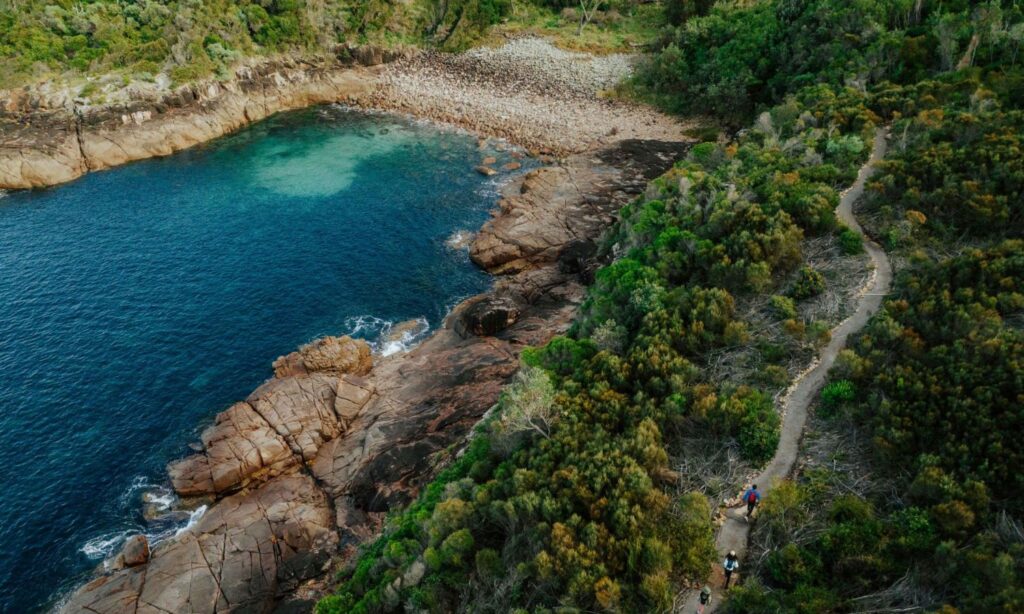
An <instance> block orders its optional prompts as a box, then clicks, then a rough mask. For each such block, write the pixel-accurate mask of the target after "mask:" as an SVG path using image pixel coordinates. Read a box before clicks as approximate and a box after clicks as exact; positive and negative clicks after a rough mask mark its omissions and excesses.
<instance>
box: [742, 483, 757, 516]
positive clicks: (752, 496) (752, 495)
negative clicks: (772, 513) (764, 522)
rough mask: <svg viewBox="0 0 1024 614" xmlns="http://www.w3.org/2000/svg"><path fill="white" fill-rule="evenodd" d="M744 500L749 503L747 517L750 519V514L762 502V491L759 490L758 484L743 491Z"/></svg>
mask: <svg viewBox="0 0 1024 614" xmlns="http://www.w3.org/2000/svg"><path fill="white" fill-rule="evenodd" d="M743 502H744V503H746V504H747V519H748V520H749V519H750V515H751V514H753V513H754V508H755V507H757V504H758V503H760V502H761V493H760V492H758V490H757V484H754V485H753V486H751V487H750V489H749V490H747V492H745V493H743Z"/></svg>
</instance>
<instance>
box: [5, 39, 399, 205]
mask: <svg viewBox="0 0 1024 614" xmlns="http://www.w3.org/2000/svg"><path fill="white" fill-rule="evenodd" d="M398 57H401V53H399V52H391V51H383V50H381V49H378V48H375V47H340V48H339V49H338V50H336V51H335V53H334V54H333V55H330V56H321V57H306V58H279V59H272V60H264V61H255V62H251V63H249V64H247V65H243V66H239V67H238V68H236V69H235V73H234V75H233V76H232V78H230V79H226V80H213V79H211V80H207V81H204V82H200V83H197V84H193V85H186V86H181V87H178V88H176V89H167V88H161V87H158V86H156V85H148V86H147V87H143V86H141V85H133V86H130V87H128V88H125V89H123V90H120V91H117V92H114V93H113V97H114V98H116V99H117V100H116V101H115V102H110V103H106V104H95V105H94V104H88V103H87V101H85V100H81V99H78V98H75V97H74V96H73V95H71V94H70V93H69V92H67V91H64V90H58V91H55V92H51V91H49V90H48V89H47V87H46V86H45V85H44V86H39V87H35V88H28V87H26V88H22V89H16V90H8V91H0V189H26V188H39V187H46V186H51V185H56V184H59V183H64V182H67V181H71V180H72V179H76V178H78V177H80V176H82V175H84V174H85V173H87V172H90V171H96V170H102V169H106V168H110V167H113V166H118V165H120V164H124V163H126V162H131V161H134V160H142V159H146V158H152V157H157V156H166V155H170V154H172V153H174V152H176V151H180V150H182V149H186V148H189V147H192V146H194V145H197V144H200V143H205V142H207V141H210V140H212V139H215V138H217V137H219V136H223V135H225V134H228V133H231V132H234V131H236V130H238V129H239V128H242V127H243V126H245V125H248V124H250V123H253V122H257V121H259V120H261V119H264V118H266V117H269V116H270V115H273V114H274V113H278V112H280V111H287V110H291V109H300V108H304V107H308V106H312V105H316V104H325V103H332V102H338V101H344V100H347V99H349V98H350V97H354V96H357V95H363V94H365V93H366V92H367V91H369V89H371V88H372V86H373V84H374V83H375V81H376V76H375V75H376V72H378V71H379V69H380V66H381V65H382V64H384V63H386V62H390V61H393V60H395V59H397V58H398Z"/></svg>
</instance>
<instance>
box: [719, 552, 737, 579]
mask: <svg viewBox="0 0 1024 614" xmlns="http://www.w3.org/2000/svg"><path fill="white" fill-rule="evenodd" d="M739 568H740V559H739V557H738V556H736V551H735V550H730V551H729V554H727V555H725V562H724V563H722V569H724V570H725V588H729V581H730V580H732V572H734V571H736V570H737V569H739Z"/></svg>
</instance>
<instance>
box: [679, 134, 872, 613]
mask: <svg viewBox="0 0 1024 614" xmlns="http://www.w3.org/2000/svg"><path fill="white" fill-rule="evenodd" d="M887 138H888V131H887V130H886V129H884V128H879V129H877V130H876V131H875V143H874V148H873V149H872V152H871V157H870V158H869V159H868V161H867V162H866V163H865V164H864V166H862V167H861V169H860V171H859V172H858V173H857V180H856V181H855V182H854V183H853V185H851V186H850V187H849V189H847V190H846V191H845V192H843V195H842V198H841V199H840V201H839V206H838V207H837V208H836V215H837V216H838V217H839V219H840V220H841V221H842V222H843V223H844V224H846V225H847V226H849V227H850V228H852V229H853V230H854V231H856V232H857V233H858V234H860V235H861V236H862V237H864V249H865V250H867V252H868V255H869V256H870V257H871V262H872V263H873V264H874V267H875V270H874V275H873V276H872V277H871V279H870V280H869V281H868V283H867V284H866V285H865V286H864V288H863V289H862V291H861V296H860V298H859V300H858V304H857V310H856V311H855V312H854V313H853V315H851V316H850V317H849V318H847V319H846V320H843V322H842V323H840V324H839V326H836V327H835V328H834V329H832V340H831V341H829V343H828V345H826V346H825V348H824V349H823V350H822V352H821V355H820V356H819V357H818V359H817V361H815V362H814V363H813V364H812V365H811V366H810V367H809V368H808V369H807V370H806V371H804V372H803V374H801V375H800V377H798V378H797V379H796V380H795V381H794V382H793V385H792V386H790V388H789V390H788V391H787V393H786V396H785V397H784V398H783V402H782V404H783V415H784V417H783V422H782V434H781V438H780V439H779V446H778V448H777V449H776V450H775V456H774V457H773V458H772V461H771V463H770V464H769V465H768V466H767V467H765V469H764V471H762V472H761V474H760V475H758V476H757V478H756V479H755V481H754V483H755V484H757V485H758V487H759V488H758V489H759V490H760V491H761V495H762V497H763V496H764V495H766V494H768V493H769V492H771V489H772V487H773V486H774V484H775V482H777V481H778V480H780V479H783V478H785V477H787V476H788V475H789V474H790V472H791V471H792V470H793V466H794V465H795V464H796V457H797V453H798V452H799V450H800V438H801V436H802V434H803V429H804V422H806V420H807V410H808V408H809V406H810V404H811V401H812V400H814V397H815V395H817V394H818V391H819V390H821V387H822V386H823V385H824V383H825V377H826V375H827V374H828V370H829V369H830V368H832V364H833V363H834V362H835V360H836V356H838V355H839V352H840V351H841V350H842V349H843V348H845V347H846V339H847V338H848V337H849V336H850V335H851V334H853V333H855V332H857V331H859V330H860V329H861V328H863V327H864V325H865V324H867V322H868V319H870V318H871V316H872V315H874V313H875V312H876V311H878V308H879V307H880V306H881V305H882V298H883V297H884V296H885V295H886V294H887V293H888V292H889V286H890V285H891V283H892V267H891V265H890V264H889V258H888V257H887V256H886V254H885V251H883V250H882V248H881V247H880V246H879V245H878V244H877V243H875V242H874V241H872V240H871V239H870V238H868V237H867V236H866V235H865V234H864V230H863V229H862V228H861V226H860V224H858V223H857V220H856V218H854V216H853V204H854V203H855V202H857V199H858V198H860V196H861V194H862V193H863V192H864V184H865V182H866V181H867V179H868V178H869V177H870V176H871V175H872V174H874V172H875V163H876V162H878V161H879V160H881V159H882V158H883V157H884V156H885V151H886V147H887V142H886V139H887ZM745 513H746V506H745V505H741V506H740V507H737V508H731V509H729V510H727V511H726V514H725V523H724V524H723V525H722V527H721V529H719V532H718V539H717V540H716V541H715V545H716V547H717V548H718V554H719V561H721V560H724V559H725V555H726V553H727V552H729V551H730V550H735V551H736V554H738V555H739V559H740V561H745V554H746V549H747V538H748V534H749V532H750V526H751V525H750V523H749V522H748V521H747V520H746V519H745V517H744V514H745ZM742 571H743V569H742V567H741V568H740V572H741V573H742ZM734 580H735V578H734ZM708 582H709V586H711V589H712V591H713V595H714V598H713V600H712V603H711V605H710V606H709V607H708V608H707V609H706V610H705V612H706V613H710V612H713V611H715V609H717V607H718V606H719V605H721V603H722V598H723V595H722V584H723V582H724V577H723V575H722V572H721V563H720V562H717V563H716V565H715V571H714V573H713V575H712V578H710V579H709V581H708ZM697 598H698V593H697V591H693V592H691V593H690V595H689V596H688V597H687V599H686V600H685V601H684V604H683V606H682V608H677V609H676V610H675V611H676V612H680V613H685V614H692V613H694V612H696V611H697Z"/></svg>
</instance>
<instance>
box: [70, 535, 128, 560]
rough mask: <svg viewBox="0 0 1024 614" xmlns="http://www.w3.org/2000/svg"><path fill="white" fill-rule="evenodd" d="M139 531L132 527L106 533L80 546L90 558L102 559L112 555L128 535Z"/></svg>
mask: <svg viewBox="0 0 1024 614" xmlns="http://www.w3.org/2000/svg"><path fill="white" fill-rule="evenodd" d="M134 533H138V531H133V530H131V529H125V530H123V531H117V532H111V533H104V534H103V535H100V536H99V537H94V538H92V539H90V540H89V541H87V542H85V545H84V546H82V547H81V548H80V550H81V552H82V553H83V554H85V556H87V557H89V558H90V559H102V558H106V557H108V556H110V555H111V554H113V553H114V552H116V551H117V549H118V548H119V547H120V546H121V544H123V543H124V540H126V539H128V536H130V535H133V534H134Z"/></svg>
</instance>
